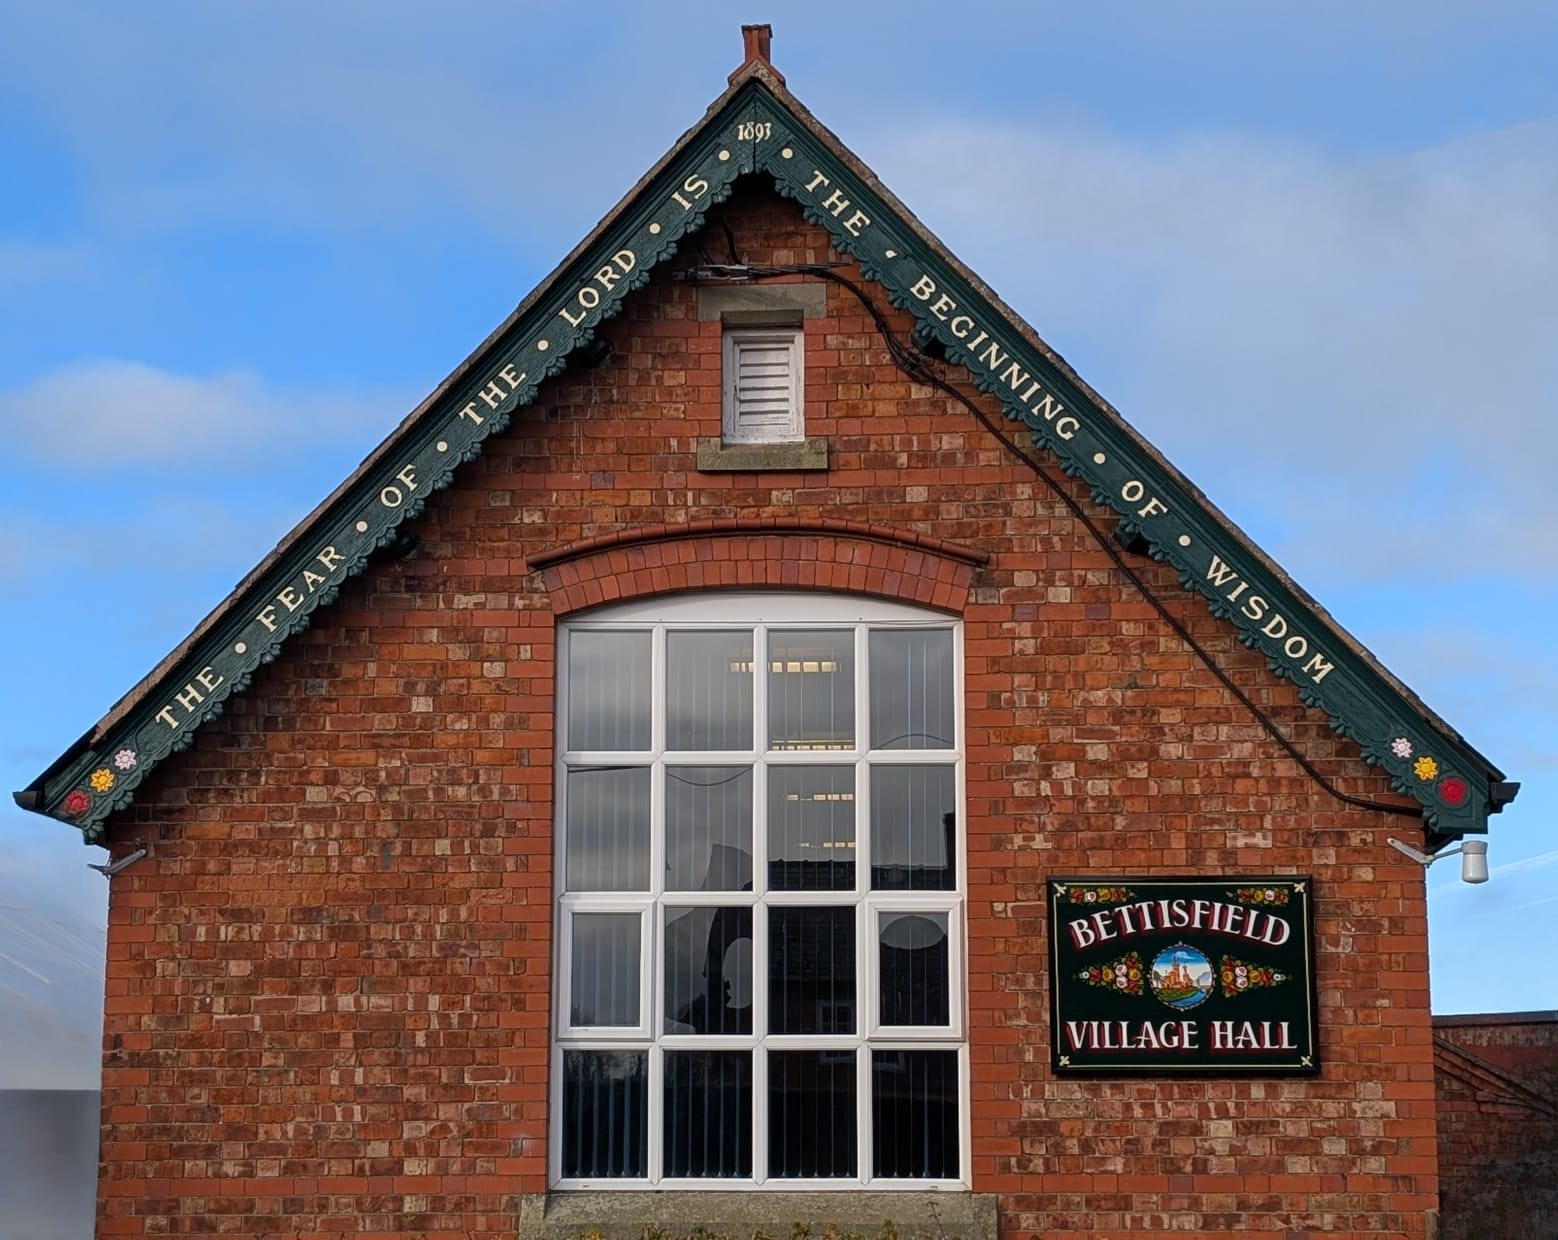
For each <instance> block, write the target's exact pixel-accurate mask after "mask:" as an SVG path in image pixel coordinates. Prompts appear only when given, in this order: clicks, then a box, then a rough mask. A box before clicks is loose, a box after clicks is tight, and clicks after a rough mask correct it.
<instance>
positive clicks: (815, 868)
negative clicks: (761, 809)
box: [768, 766, 855, 891]
mask: <svg viewBox="0 0 1558 1240" xmlns="http://www.w3.org/2000/svg"><path fill="white" fill-rule="evenodd" d="M768 886H769V889H770V890H771V891H853V890H854V889H855V768H854V767H852V766H771V767H769V768H768Z"/></svg>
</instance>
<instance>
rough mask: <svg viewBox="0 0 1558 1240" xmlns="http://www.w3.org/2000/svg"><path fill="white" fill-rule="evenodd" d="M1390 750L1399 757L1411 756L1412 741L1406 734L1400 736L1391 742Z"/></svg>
mask: <svg viewBox="0 0 1558 1240" xmlns="http://www.w3.org/2000/svg"><path fill="white" fill-rule="evenodd" d="M1390 752H1391V753H1393V754H1395V755H1396V757H1398V758H1410V757H1411V756H1412V742H1411V741H1409V740H1407V738H1406V737H1404V736H1398V737H1396V739H1395V740H1393V741H1391V742H1390Z"/></svg>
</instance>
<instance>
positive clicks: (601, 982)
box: [568, 913, 643, 1025]
mask: <svg viewBox="0 0 1558 1240" xmlns="http://www.w3.org/2000/svg"><path fill="white" fill-rule="evenodd" d="M642 926H643V919H642V918H640V917H639V915H638V914H637V913H575V914H574V915H573V944H572V951H573V960H572V977H573V980H572V985H571V987H570V989H569V991H568V1023H569V1024H570V1025H636V1024H638V989H639V978H640V977H641V976H642V974H641V971H640V969H639V955H638V939H639V932H640V930H641V929H642Z"/></svg>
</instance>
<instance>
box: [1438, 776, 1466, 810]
mask: <svg viewBox="0 0 1558 1240" xmlns="http://www.w3.org/2000/svg"><path fill="white" fill-rule="evenodd" d="M1470 794H1471V789H1470V788H1468V787H1467V786H1466V781H1465V780H1464V779H1462V778H1461V777H1460V776H1459V775H1446V776H1445V777H1444V778H1443V779H1441V780H1440V781H1439V799H1440V800H1441V801H1443V802H1444V803H1445V804H1446V805H1457V806H1458V805H1465V804H1466V798H1467V797H1468V796H1469V795H1470Z"/></svg>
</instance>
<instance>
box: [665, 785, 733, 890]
mask: <svg viewBox="0 0 1558 1240" xmlns="http://www.w3.org/2000/svg"><path fill="white" fill-rule="evenodd" d="M665 885H666V890H667V891H751V890H752V768H751V767H749V766H668V767H666V769H665Z"/></svg>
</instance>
